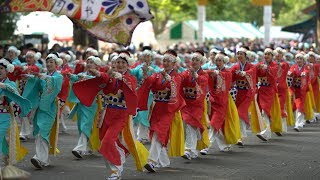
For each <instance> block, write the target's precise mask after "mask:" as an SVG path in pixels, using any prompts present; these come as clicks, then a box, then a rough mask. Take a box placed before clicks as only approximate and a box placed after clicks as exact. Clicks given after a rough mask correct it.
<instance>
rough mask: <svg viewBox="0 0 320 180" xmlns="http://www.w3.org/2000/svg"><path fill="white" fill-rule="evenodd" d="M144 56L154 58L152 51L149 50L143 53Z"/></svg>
mask: <svg viewBox="0 0 320 180" xmlns="http://www.w3.org/2000/svg"><path fill="white" fill-rule="evenodd" d="M142 55H143V56H151V57H153V53H152V51H150V50H148V49H146V50H144V51H143V52H142Z"/></svg>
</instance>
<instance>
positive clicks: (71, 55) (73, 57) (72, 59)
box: [68, 50, 77, 61]
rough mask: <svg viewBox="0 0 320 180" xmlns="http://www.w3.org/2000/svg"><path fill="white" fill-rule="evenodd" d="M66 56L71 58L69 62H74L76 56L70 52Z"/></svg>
mask: <svg viewBox="0 0 320 180" xmlns="http://www.w3.org/2000/svg"><path fill="white" fill-rule="evenodd" d="M68 54H69V55H70V57H71V59H70V61H74V60H76V58H77V57H76V55H75V54H74V53H73V52H72V51H70V50H69V51H68Z"/></svg>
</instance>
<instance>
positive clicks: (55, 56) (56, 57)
mask: <svg viewBox="0 0 320 180" xmlns="http://www.w3.org/2000/svg"><path fill="white" fill-rule="evenodd" d="M49 59H53V60H54V61H55V62H56V64H57V66H61V65H62V64H63V61H62V59H61V58H60V56H59V54H58V53H51V54H49V55H48V56H47V57H46V61H47V60H49Z"/></svg>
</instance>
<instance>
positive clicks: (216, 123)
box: [208, 68, 248, 131]
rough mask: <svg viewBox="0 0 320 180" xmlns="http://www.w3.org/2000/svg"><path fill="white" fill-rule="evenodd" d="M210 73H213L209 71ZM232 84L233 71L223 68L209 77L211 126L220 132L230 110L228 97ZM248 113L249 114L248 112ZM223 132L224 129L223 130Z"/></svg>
mask: <svg viewBox="0 0 320 180" xmlns="http://www.w3.org/2000/svg"><path fill="white" fill-rule="evenodd" d="M208 73H209V74H210V73H212V72H210V71H208ZM231 84H232V74H231V71H229V70H227V69H225V68H223V69H222V70H220V71H219V74H218V75H216V76H211V75H210V76H209V82H208V87H209V92H210V96H211V98H210V102H211V112H212V116H211V120H210V124H211V126H212V127H213V128H214V129H215V130H216V131H219V130H220V129H222V128H223V127H224V121H225V117H226V113H227V110H228V95H229V90H230V88H231ZM247 113H248V112H247ZM222 130H223V129H222Z"/></svg>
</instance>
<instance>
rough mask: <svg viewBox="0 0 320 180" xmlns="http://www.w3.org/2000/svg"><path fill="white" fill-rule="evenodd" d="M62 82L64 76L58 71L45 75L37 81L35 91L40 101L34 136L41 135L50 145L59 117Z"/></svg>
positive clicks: (34, 122)
mask: <svg viewBox="0 0 320 180" xmlns="http://www.w3.org/2000/svg"><path fill="white" fill-rule="evenodd" d="M62 81H63V76H62V75H61V74H60V73H59V72H57V71H55V72H54V73H53V74H50V75H45V77H44V78H43V79H37V80H35V82H36V85H35V88H34V90H33V91H38V93H39V94H40V99H39V102H38V104H39V107H38V109H37V110H36V113H35V116H34V119H33V135H34V136H36V135H38V134H40V136H41V137H42V138H43V139H45V140H46V141H47V142H48V143H49V136H50V130H51V128H52V126H53V124H54V122H55V119H56V116H57V108H58V107H57V104H56V98H57V95H58V94H59V92H60V90H61V87H62ZM38 96H39V95H38ZM35 98H36V97H35Z"/></svg>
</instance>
